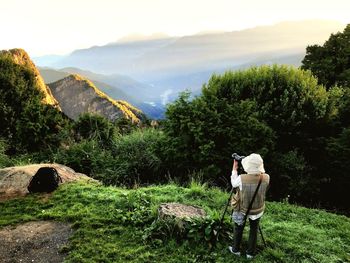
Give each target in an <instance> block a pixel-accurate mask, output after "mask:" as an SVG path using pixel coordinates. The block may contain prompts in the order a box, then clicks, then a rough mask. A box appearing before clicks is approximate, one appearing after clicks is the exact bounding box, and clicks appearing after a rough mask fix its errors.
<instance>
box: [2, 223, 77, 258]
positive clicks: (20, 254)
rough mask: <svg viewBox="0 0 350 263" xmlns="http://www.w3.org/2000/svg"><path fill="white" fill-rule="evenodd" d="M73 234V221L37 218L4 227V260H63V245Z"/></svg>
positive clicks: (64, 254)
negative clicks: (70, 223) (67, 222)
mask: <svg viewBox="0 0 350 263" xmlns="http://www.w3.org/2000/svg"><path fill="white" fill-rule="evenodd" d="M72 233H73V230H72V227H71V226H70V225H69V224H65V223H61V222H53V221H35V222H28V223H25V224H21V225H17V226H8V227H5V228H2V229H0V262H2V263H15V262H16V263H18V262H24V263H27V262H40V263H41V262H42V263H58V262H63V260H64V257H65V256H66V255H67V254H66V253H65V252H63V251H62V248H63V247H64V246H65V245H66V244H67V243H68V238H69V236H70V235H71V234H72Z"/></svg>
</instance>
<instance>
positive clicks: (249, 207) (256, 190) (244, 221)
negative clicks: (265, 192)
mask: <svg viewBox="0 0 350 263" xmlns="http://www.w3.org/2000/svg"><path fill="white" fill-rule="evenodd" d="M261 181H262V177H261V174H260V179H259V183H258V186H257V187H256V189H255V192H254V195H253V198H252V200H251V201H250V203H249V206H248V210H247V212H246V214H245V215H244V219H243V228H244V226H245V223H246V221H247V217H248V215H249V212H250V210H251V209H252V206H253V203H254V199H255V196H256V194H257V193H258V191H259V188H260V185H261Z"/></svg>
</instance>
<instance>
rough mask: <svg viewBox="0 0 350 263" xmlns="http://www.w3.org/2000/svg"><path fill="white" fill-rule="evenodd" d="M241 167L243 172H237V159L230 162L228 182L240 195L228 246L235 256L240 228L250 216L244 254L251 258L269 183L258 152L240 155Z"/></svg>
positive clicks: (237, 253) (238, 247) (241, 232)
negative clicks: (244, 155) (231, 240)
mask: <svg viewBox="0 0 350 263" xmlns="http://www.w3.org/2000/svg"><path fill="white" fill-rule="evenodd" d="M242 166H243V169H244V171H245V172H246V174H241V175H238V172H237V169H238V162H237V161H236V160H234V161H233V168H232V174H231V184H232V187H233V188H237V191H239V193H238V197H239V198H238V200H237V205H236V207H235V208H234V211H233V213H232V220H233V221H234V243H233V245H232V246H229V250H230V252H231V253H233V254H235V255H237V256H240V255H241V252H240V245H241V241H242V235H243V229H244V226H245V220H246V219H249V225H250V230H249V240H248V248H247V251H246V257H247V258H248V259H251V258H253V257H254V256H255V254H256V243H257V235H258V229H259V221H260V218H261V217H262V215H263V214H264V209H265V195H266V191H267V188H268V185H269V183H270V176H269V175H268V174H266V173H265V169H264V161H263V159H262V158H261V156H260V155H259V154H256V153H252V154H250V155H249V156H247V157H245V158H243V159H242ZM260 181H261V182H260ZM259 182H260V183H259ZM258 185H259V188H258V191H257V193H256V196H255V198H254V201H253V203H252V206H251V209H250V210H249V211H248V209H249V205H250V203H251V201H252V199H253V197H254V193H255V192H256V190H257V187H258ZM236 198H237V195H236Z"/></svg>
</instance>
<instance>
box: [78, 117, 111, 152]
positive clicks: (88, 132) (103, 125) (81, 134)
mask: <svg viewBox="0 0 350 263" xmlns="http://www.w3.org/2000/svg"><path fill="white" fill-rule="evenodd" d="M73 130H74V131H75V134H76V136H77V139H78V141H79V140H91V139H95V140H97V141H98V142H99V143H100V145H101V146H103V147H108V146H110V145H111V143H112V141H113V139H114V137H115V134H116V133H115V127H114V125H113V123H111V122H110V121H108V120H107V119H106V118H104V117H102V116H99V115H94V114H89V113H85V114H82V115H80V116H79V119H78V120H77V121H75V122H74V124H73Z"/></svg>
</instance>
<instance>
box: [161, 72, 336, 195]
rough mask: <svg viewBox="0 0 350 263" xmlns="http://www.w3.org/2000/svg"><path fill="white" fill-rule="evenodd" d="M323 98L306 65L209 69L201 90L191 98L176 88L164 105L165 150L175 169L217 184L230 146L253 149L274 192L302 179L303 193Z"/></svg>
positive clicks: (324, 109) (318, 139) (318, 144)
mask: <svg viewBox="0 0 350 263" xmlns="http://www.w3.org/2000/svg"><path fill="white" fill-rule="evenodd" d="M328 101H329V100H328V94H327V92H326V90H325V89H324V87H322V86H320V85H318V84H317V79H316V78H314V77H313V76H312V74H311V73H310V72H309V71H304V70H299V69H296V68H293V67H287V66H277V65H274V66H262V67H253V68H250V69H248V70H244V71H236V72H226V73H225V74H223V75H221V76H218V75H214V76H213V77H212V78H211V79H210V80H209V82H208V84H207V85H204V86H203V89H202V95H201V96H198V97H196V98H194V99H192V100H191V99H190V97H189V94H186V93H184V94H182V95H181V96H180V97H179V99H178V100H176V101H175V102H174V103H173V104H171V105H169V107H168V108H167V112H166V117H167V119H166V121H165V124H164V131H165V133H166V134H167V135H168V136H169V141H168V144H169V146H168V147H167V151H168V153H167V156H168V158H170V162H172V163H176V167H174V169H176V170H177V171H179V172H180V173H181V172H184V171H191V170H203V171H204V174H205V176H206V178H207V179H209V180H211V181H212V182H214V183H217V184H220V181H221V182H222V181H225V180H226V181H227V179H228V178H229V177H228V175H229V174H230V169H231V154H232V153H233V152H238V153H240V154H243V155H244V154H250V153H252V152H257V153H260V154H262V156H263V157H264V159H265V160H266V166H267V170H268V171H270V172H271V173H272V174H273V177H274V178H273V179H274V180H273V181H274V185H275V187H272V189H271V192H272V194H273V195H275V197H278V196H280V197H281V196H283V195H287V193H288V191H295V194H294V197H295V198H296V199H297V198H299V197H298V196H297V195H298V191H296V190H297V188H298V187H300V184H303V185H309V186H310V191H309V192H308V194H307V195H311V194H312V193H313V192H314V190H313V189H312V188H313V187H312V185H313V183H312V182H313V180H314V179H315V178H313V177H312V176H311V175H310V171H311V170H312V169H314V168H313V167H314V165H315V163H314V158H313V156H314V154H317V152H318V153H319V151H320V149H321V148H322V147H324V141H323V140H322V131H325V130H327V129H326V128H325V127H324V122H325V119H327V115H328V113H329V111H330V109H329V107H328ZM318 155H319V156H321V155H320V154H318ZM174 172H175V171H173V173H174ZM318 179H319V178H318ZM318 179H317V180H318ZM277 185H278V187H276V186H277ZM303 198H305V196H304V197H303Z"/></svg>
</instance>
